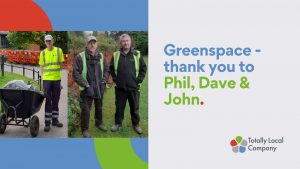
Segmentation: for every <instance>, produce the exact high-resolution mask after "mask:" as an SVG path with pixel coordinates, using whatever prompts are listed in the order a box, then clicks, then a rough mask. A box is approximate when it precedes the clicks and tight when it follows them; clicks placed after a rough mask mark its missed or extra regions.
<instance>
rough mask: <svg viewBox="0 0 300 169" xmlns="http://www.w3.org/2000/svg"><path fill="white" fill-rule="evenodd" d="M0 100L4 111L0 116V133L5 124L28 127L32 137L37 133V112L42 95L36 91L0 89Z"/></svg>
mask: <svg viewBox="0 0 300 169" xmlns="http://www.w3.org/2000/svg"><path fill="white" fill-rule="evenodd" d="M0 100H1V103H2V107H3V110H4V113H2V114H1V116H0V134H3V133H4V132H5V129H6V126H7V125H14V126H24V127H29V128H30V134H31V136H32V137H36V136H37V135H38V133H39V128H40V122H39V118H38V116H36V115H34V114H35V113H37V112H38V111H39V110H40V108H41V106H42V103H43V101H44V95H43V94H41V93H40V92H37V91H31V90H21V89H0Z"/></svg>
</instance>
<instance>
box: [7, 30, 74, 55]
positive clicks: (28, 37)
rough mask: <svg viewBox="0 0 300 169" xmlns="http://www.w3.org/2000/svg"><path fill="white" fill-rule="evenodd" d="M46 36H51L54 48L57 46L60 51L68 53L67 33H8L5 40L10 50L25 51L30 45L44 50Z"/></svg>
mask: <svg viewBox="0 0 300 169" xmlns="http://www.w3.org/2000/svg"><path fill="white" fill-rule="evenodd" d="M46 34H51V35H52V36H53V38H54V41H55V44H54V45H55V46H59V47H60V48H62V50H63V51H64V52H65V53H67V52H68V34H67V32H46V31H32V32H28V31H27V32H23V31H19V32H9V33H8V35H7V39H8V41H9V43H10V47H11V48H12V49H23V50H26V49H27V48H28V46H29V45H30V44H37V45H39V46H41V48H42V49H43V48H46V45H45V42H44V37H45V35H46Z"/></svg>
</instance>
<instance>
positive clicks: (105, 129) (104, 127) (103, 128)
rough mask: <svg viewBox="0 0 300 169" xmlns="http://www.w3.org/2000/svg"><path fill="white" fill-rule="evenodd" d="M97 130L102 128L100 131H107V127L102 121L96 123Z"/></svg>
mask: <svg viewBox="0 0 300 169" xmlns="http://www.w3.org/2000/svg"><path fill="white" fill-rule="evenodd" d="M95 126H96V127H97V128H98V129H99V130H102V131H107V127H106V126H105V125H104V124H103V123H102V124H98V125H97V124H96V125H95Z"/></svg>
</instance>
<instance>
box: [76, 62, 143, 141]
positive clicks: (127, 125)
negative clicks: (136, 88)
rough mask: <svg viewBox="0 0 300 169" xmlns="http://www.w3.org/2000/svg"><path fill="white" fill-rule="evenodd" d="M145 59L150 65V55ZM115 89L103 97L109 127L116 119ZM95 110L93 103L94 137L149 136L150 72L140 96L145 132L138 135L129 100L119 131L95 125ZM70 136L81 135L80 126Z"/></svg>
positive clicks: (91, 118) (105, 119)
mask: <svg viewBox="0 0 300 169" xmlns="http://www.w3.org/2000/svg"><path fill="white" fill-rule="evenodd" d="M144 60H145V62H146V64H147V65H148V57H144ZM147 72H148V71H147ZM114 90H115V89H114V87H112V88H109V89H107V90H106V91H105V93H104V97H103V98H104V100H103V123H104V124H105V125H106V126H107V128H108V129H110V128H111V126H112V125H113V124H114V121H115V118H114V117H115V91H114ZM94 112H95V109H94V105H92V108H91V111H90V113H91V115H90V125H89V130H90V133H91V134H92V136H93V137H129V138H131V137H148V73H147V74H146V77H145V79H144V81H143V83H142V86H141V97H140V126H141V128H142V129H143V134H141V135H138V134H137V133H135V131H134V130H133V128H132V125H131V118H130V108H129V103H128V101H127V104H126V108H125V114H124V121H123V123H122V128H120V130H118V131H117V132H111V131H110V130H108V131H107V132H103V131H100V130H99V129H97V128H96V127H95V119H94ZM70 137H81V129H80V128H78V129H77V130H76V131H75V132H74V134H73V135H72V136H70Z"/></svg>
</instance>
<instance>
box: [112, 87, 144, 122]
mask: <svg viewBox="0 0 300 169" xmlns="http://www.w3.org/2000/svg"><path fill="white" fill-rule="evenodd" d="M115 96H116V101H115V104H116V114H115V123H116V124H122V121H123V119H124V110H125V107H126V102H127V100H128V102H129V107H130V115H131V122H132V125H133V126H136V125H138V124H139V122H140V115H139V100H140V92H139V91H138V90H129V91H125V90H123V89H120V88H118V87H115Z"/></svg>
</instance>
